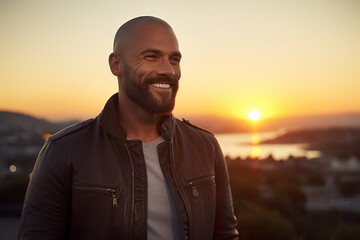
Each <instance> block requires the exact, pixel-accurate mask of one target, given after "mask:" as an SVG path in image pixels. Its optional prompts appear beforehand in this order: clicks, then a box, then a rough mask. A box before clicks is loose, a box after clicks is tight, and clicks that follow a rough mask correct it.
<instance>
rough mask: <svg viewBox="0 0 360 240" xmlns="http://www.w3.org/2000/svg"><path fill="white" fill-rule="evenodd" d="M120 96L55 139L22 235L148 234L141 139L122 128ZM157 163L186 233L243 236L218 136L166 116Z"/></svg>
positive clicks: (41, 163)
mask: <svg viewBox="0 0 360 240" xmlns="http://www.w3.org/2000/svg"><path fill="white" fill-rule="evenodd" d="M117 99H118V97H117V95H114V96H112V97H111V98H110V99H109V101H108V102H107V104H106V106H105V108H104V110H103V111H102V113H101V114H100V115H99V116H98V117H97V118H95V119H90V120H88V121H85V122H82V123H79V124H76V125H74V126H71V127H69V128H66V129H64V130H62V131H61V132H59V133H57V134H55V135H53V136H52V137H51V138H49V139H48V140H47V141H46V143H45V144H44V146H43V149H42V150H41V152H40V154H39V156H38V159H37V161H36V164H35V167H34V170H33V173H32V177H31V180H30V183H29V187H28V190H27V193H26V198H25V202H24V208H23V215H22V220H21V226H20V239H77V240H78V239H102V240H103V239H146V236H147V179H146V169H145V162H144V158H143V152H142V144H141V142H140V141H134V140H132V141H130V140H126V135H125V133H124V132H123V130H122V129H121V127H119V126H118V123H117V122H116V119H117V111H116V109H117V107H118V106H117V105H118V103H117V102H118V100H117ZM159 132H160V133H161V135H162V136H163V137H164V138H165V139H166V140H165V142H163V143H161V144H160V145H159V146H158V152H159V161H160V164H161V167H162V170H163V173H164V177H165V179H166V181H167V184H168V186H169V189H170V192H171V195H172V197H173V200H174V203H175V206H176V210H177V213H178V215H179V219H180V223H181V227H182V232H183V238H184V239H237V231H236V218H235V217H234V213H233V204H232V198H231V193H230V187H229V182H228V174H227V169H226V165H225V162H224V159H223V156H222V152H221V150H220V148H219V145H218V143H217V141H216V139H215V138H214V136H213V135H212V134H211V133H209V132H207V131H204V130H201V129H199V128H197V127H195V126H193V125H191V124H189V123H188V122H186V121H180V120H178V119H175V118H174V117H173V116H168V117H166V119H164V121H163V122H162V124H161V126H160V127H159Z"/></svg>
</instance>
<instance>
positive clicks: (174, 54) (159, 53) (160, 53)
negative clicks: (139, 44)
mask: <svg viewBox="0 0 360 240" xmlns="http://www.w3.org/2000/svg"><path fill="white" fill-rule="evenodd" d="M146 53H155V54H158V55H162V51H160V50H158V49H153V48H147V49H144V50H142V51H141V52H140V55H143V54H146ZM170 55H171V56H177V57H180V58H181V53H180V52H178V51H174V52H172V53H171V54H170Z"/></svg>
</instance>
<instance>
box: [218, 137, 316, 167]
mask: <svg viewBox="0 0 360 240" xmlns="http://www.w3.org/2000/svg"><path fill="white" fill-rule="evenodd" d="M279 134H281V132H277V131H273V132H258V133H256V132H254V133H229V134H216V138H217V139H218V141H219V144H220V146H221V148H222V150H223V153H224V155H225V156H229V157H232V158H235V157H241V158H246V157H248V156H250V157H257V158H259V159H262V158H266V157H268V156H269V155H270V154H271V155H272V156H273V157H274V158H275V159H277V160H280V159H287V158H288V157H289V156H290V155H291V156H294V157H307V158H316V157H319V156H320V152H319V151H309V150H306V149H305V147H306V144H260V142H262V141H264V140H268V139H273V138H275V137H276V136H278V135H279Z"/></svg>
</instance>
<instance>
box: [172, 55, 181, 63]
mask: <svg viewBox="0 0 360 240" xmlns="http://www.w3.org/2000/svg"><path fill="white" fill-rule="evenodd" d="M170 61H171V64H179V63H180V58H179V57H173V58H171V59H170Z"/></svg>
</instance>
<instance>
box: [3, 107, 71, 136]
mask: <svg viewBox="0 0 360 240" xmlns="http://www.w3.org/2000/svg"><path fill="white" fill-rule="evenodd" d="M70 124H71V122H63V123H54V122H50V121H47V120H45V119H41V118H36V117H33V116H30V115H27V114H23V113H17V112H9V111H0V133H1V132H38V133H44V132H49V133H54V132H57V131H59V130H61V129H62V128H64V127H65V126H68V125H70Z"/></svg>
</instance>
